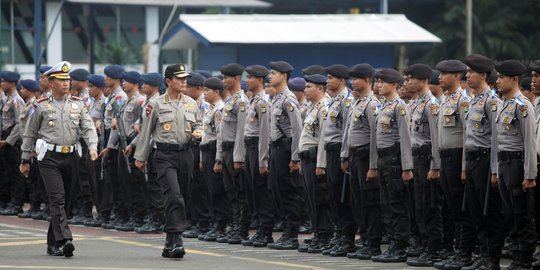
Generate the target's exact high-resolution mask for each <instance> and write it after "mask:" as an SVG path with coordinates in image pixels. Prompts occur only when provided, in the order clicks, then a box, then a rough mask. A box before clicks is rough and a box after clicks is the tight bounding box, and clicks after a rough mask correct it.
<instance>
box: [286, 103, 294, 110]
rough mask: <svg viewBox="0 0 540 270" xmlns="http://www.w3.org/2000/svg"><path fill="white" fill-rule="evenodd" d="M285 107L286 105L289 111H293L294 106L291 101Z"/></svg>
mask: <svg viewBox="0 0 540 270" xmlns="http://www.w3.org/2000/svg"><path fill="white" fill-rule="evenodd" d="M287 107H288V110H289V112H292V111H294V106H293V105H292V104H291V103H289V105H288V106H287Z"/></svg>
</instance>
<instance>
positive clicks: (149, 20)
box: [145, 7, 162, 72]
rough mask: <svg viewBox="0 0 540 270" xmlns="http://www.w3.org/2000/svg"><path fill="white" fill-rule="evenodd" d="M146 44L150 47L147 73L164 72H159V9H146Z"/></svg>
mask: <svg viewBox="0 0 540 270" xmlns="http://www.w3.org/2000/svg"><path fill="white" fill-rule="evenodd" d="M145 11H146V43H147V44H148V45H149V46H148V65H147V70H146V72H162V71H161V70H159V58H158V57H159V44H158V39H159V9H158V8H157V7H146V8H145Z"/></svg>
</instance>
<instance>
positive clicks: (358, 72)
mask: <svg viewBox="0 0 540 270" xmlns="http://www.w3.org/2000/svg"><path fill="white" fill-rule="evenodd" d="M373 73H375V70H374V69H373V67H372V66H371V65H370V64H366V63H364V64H358V65H354V66H353V67H352V68H351V70H350V71H349V75H350V76H352V77H355V78H371V77H372V76H373Z"/></svg>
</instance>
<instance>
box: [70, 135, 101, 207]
mask: <svg viewBox="0 0 540 270" xmlns="http://www.w3.org/2000/svg"><path fill="white" fill-rule="evenodd" d="M79 142H80V144H81V147H82V151H81V153H82V156H81V157H80V158H79V175H78V177H77V181H75V183H74V185H75V186H74V191H73V198H74V199H77V200H78V202H79V206H80V207H81V208H84V211H85V212H87V213H90V214H91V213H92V202H95V201H97V194H96V190H97V182H96V174H95V168H94V162H93V161H92V160H90V153H89V151H88V146H87V145H86V143H85V142H84V140H80V141H79Z"/></svg>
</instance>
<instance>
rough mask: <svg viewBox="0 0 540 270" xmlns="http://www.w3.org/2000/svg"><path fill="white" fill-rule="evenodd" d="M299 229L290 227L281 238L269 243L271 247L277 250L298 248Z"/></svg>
mask: <svg viewBox="0 0 540 270" xmlns="http://www.w3.org/2000/svg"><path fill="white" fill-rule="evenodd" d="M298 246H299V244H298V229H297V228H288V229H286V230H285V232H284V233H283V236H282V237H281V238H279V240H278V241H276V242H275V243H274V244H272V245H268V247H269V248H273V249H277V250H297V249H298Z"/></svg>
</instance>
